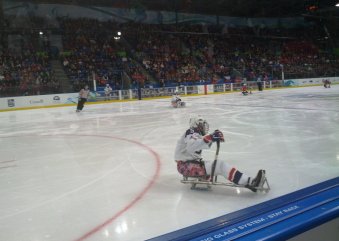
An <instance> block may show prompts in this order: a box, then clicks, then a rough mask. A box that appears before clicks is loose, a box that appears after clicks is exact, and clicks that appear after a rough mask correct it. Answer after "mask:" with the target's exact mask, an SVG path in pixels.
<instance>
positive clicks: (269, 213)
mask: <svg viewBox="0 0 339 241" xmlns="http://www.w3.org/2000/svg"><path fill="white" fill-rule="evenodd" d="M336 217H339V177H337V178H333V179H330V180H327V181H324V182H321V183H318V184H316V185H313V186H310V187H307V188H304V189H301V190H298V191H295V192H292V193H289V194H286V195H284V196H281V197H278V198H275V199H272V200H269V201H266V202H263V203H260V204H257V205H254V206H252V207H248V208H245V209H242V210H239V211H236V212H233V213H230V214H227V215H224V216H221V217H218V218H215V219H212V220H208V221H205V222H202V223H199V224H196V225H193V226H190V227H187V228H183V229H180V230H177V231H174V232H171V233H168V234H164V235H161V236H159V237H155V238H152V239H149V241H165V240H171V241H188V240H192V241H215V240H217V241H221V240H223V241H226V240H249V241H252V240H259V239H260V240H286V239H289V238H292V237H294V236H296V235H298V234H300V233H303V232H305V231H307V230H310V229H312V228H314V227H316V226H319V225H321V224H323V223H326V222H328V221H330V220H332V219H334V218H336Z"/></svg>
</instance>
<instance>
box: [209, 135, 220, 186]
mask: <svg viewBox="0 0 339 241" xmlns="http://www.w3.org/2000/svg"><path fill="white" fill-rule="evenodd" d="M219 149H220V141H217V150H216V151H215V157H214V161H213V164H212V173H211V178H210V180H211V182H214V180H213V179H214V172H215V167H216V165H217V161H218V155H219Z"/></svg>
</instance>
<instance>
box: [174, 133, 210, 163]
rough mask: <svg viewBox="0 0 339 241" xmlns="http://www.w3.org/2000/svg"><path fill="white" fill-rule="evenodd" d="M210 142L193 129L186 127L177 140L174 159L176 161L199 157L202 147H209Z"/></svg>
mask: <svg viewBox="0 0 339 241" xmlns="http://www.w3.org/2000/svg"><path fill="white" fill-rule="evenodd" d="M211 143H212V142H211V141H210V140H207V138H204V136H202V135H200V134H199V133H198V132H195V131H194V129H188V130H187V131H186V132H185V134H184V135H182V136H181V137H180V139H179V140H178V142H177V146H176V148H175V154H174V159H175V160H176V161H192V160H197V159H201V152H202V149H209V148H210V147H211Z"/></svg>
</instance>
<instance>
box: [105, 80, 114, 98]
mask: <svg viewBox="0 0 339 241" xmlns="http://www.w3.org/2000/svg"><path fill="white" fill-rule="evenodd" d="M104 91H105V100H110V99H111V93H112V88H111V86H109V84H106V87H105V89H104Z"/></svg>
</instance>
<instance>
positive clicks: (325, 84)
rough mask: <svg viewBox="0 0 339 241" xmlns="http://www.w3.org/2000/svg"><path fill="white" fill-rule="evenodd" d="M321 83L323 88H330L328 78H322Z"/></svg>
mask: <svg viewBox="0 0 339 241" xmlns="http://www.w3.org/2000/svg"><path fill="white" fill-rule="evenodd" d="M323 83H324V87H325V88H331V81H329V80H328V79H325V80H323Z"/></svg>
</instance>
